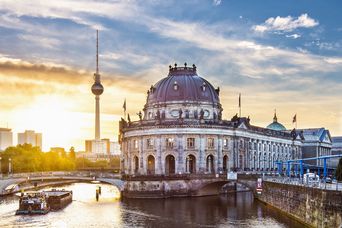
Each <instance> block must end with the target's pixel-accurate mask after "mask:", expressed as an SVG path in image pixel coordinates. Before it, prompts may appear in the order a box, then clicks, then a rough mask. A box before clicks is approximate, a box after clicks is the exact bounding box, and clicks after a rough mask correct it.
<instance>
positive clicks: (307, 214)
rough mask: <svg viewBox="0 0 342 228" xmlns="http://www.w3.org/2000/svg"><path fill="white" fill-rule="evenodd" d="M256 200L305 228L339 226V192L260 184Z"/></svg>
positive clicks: (341, 197) (341, 214) (341, 208)
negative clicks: (259, 191)
mask: <svg viewBox="0 0 342 228" xmlns="http://www.w3.org/2000/svg"><path fill="white" fill-rule="evenodd" d="M258 200H260V201H261V202H263V203H265V204H266V205H267V206H269V207H273V208H276V209H277V210H279V211H281V213H283V214H286V215H287V216H289V217H291V218H293V219H296V220H297V221H299V222H301V223H302V224H303V225H306V226H308V227H340V226H341V224H342V192H341V191H333V190H323V189H316V188H310V187H305V186H297V185H290V184H282V183H275V182H268V181H264V182H263V188H262V193H261V195H258Z"/></svg>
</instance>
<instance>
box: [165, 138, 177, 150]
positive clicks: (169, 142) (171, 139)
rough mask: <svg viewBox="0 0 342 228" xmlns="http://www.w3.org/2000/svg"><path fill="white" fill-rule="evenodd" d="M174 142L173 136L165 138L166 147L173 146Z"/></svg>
mask: <svg viewBox="0 0 342 228" xmlns="http://www.w3.org/2000/svg"><path fill="white" fill-rule="evenodd" d="M174 143H175V141H174V138H166V147H168V148H173V145H174Z"/></svg>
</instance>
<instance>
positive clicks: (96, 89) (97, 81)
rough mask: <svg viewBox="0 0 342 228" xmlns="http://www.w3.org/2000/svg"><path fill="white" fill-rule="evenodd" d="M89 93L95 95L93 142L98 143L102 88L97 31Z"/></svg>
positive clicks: (97, 32) (97, 31)
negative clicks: (94, 61)
mask: <svg viewBox="0 0 342 228" xmlns="http://www.w3.org/2000/svg"><path fill="white" fill-rule="evenodd" d="M91 92H92V93H93V94H94V95H95V141H100V140H101V139H100V95H101V94H102V93H103V86H102V84H101V78H100V73H99V30H96V73H95V74H94V84H93V85H92V86H91Z"/></svg>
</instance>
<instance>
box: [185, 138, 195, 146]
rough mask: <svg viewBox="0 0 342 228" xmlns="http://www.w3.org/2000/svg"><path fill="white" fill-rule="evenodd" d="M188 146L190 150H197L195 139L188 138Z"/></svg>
mask: <svg viewBox="0 0 342 228" xmlns="http://www.w3.org/2000/svg"><path fill="white" fill-rule="evenodd" d="M186 145H187V148H188V149H191V148H195V138H187V140H186Z"/></svg>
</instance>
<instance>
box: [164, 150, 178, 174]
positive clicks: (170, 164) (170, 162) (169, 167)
mask: <svg viewBox="0 0 342 228" xmlns="http://www.w3.org/2000/svg"><path fill="white" fill-rule="evenodd" d="M175 172H176V164H175V157H174V156H173V155H171V154H169V155H167V156H166V158H165V174H166V175H170V174H175Z"/></svg>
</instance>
